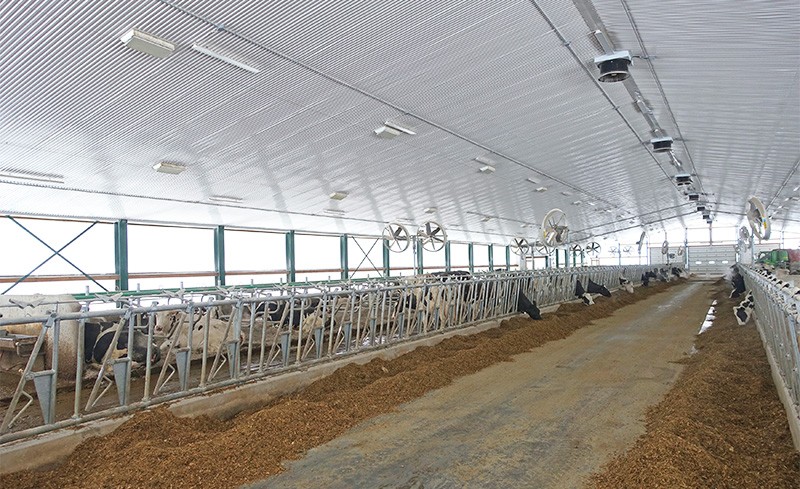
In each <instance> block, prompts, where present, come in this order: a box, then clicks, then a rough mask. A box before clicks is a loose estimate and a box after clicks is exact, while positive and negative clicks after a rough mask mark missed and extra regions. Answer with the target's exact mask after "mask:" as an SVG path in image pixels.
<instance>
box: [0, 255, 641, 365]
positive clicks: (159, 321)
mask: <svg viewBox="0 0 800 489" xmlns="http://www.w3.org/2000/svg"><path fill="white" fill-rule="evenodd" d="M648 273H649V272H648ZM473 279H474V277H473V276H472V275H470V274H469V273H468V272H464V271H456V272H437V273H432V274H428V275H424V276H415V277H410V278H407V279H404V281H403V284H402V285H405V287H398V288H392V289H391V290H387V291H384V292H382V293H373V292H370V293H361V292H359V291H353V292H352V293H339V294H331V296H329V297H325V296H323V297H319V296H316V297H306V298H297V299H293V300H291V299H281V300H273V299H270V298H269V297H264V298H263V299H264V300H263V301H257V302H245V303H242V304H241V307H238V308H237V307H235V306H232V305H226V306H214V307H208V308H201V307H197V308H193V309H192V310H191V312H190V311H188V310H186V309H183V310H171V311H159V312H144V313H139V314H132V315H130V316H125V317H123V318H119V317H100V318H89V319H87V320H86V321H85V326H84V333H83V346H84V348H83V351H84V354H83V358H82V359H81V360H82V362H83V365H82V366H79V365H77V359H76V357H77V351H76V345H77V343H78V341H79V337H80V335H79V334H78V322H77V321H66V320H65V321H62V324H61V327H60V339H59V368H58V371H59V373H60V376H62V377H64V378H74V375H75V372H76V371H77V370H78V369H79V368H80V369H81V370H83V371H84V372H87V376H89V375H94V372H95V371H96V370H92V369H91V368H87V367H89V366H92V365H95V366H99V365H106V366H107V365H109V362H113V361H114V360H115V359H118V358H125V357H127V358H129V359H130V360H131V361H132V366H133V367H134V368H136V367H138V366H142V365H145V364H146V363H148V360H149V364H150V365H151V366H156V365H157V364H159V362H162V365H163V364H165V363H169V362H174V361H175V358H176V357H175V352H176V351H178V350H186V349H188V350H189V352H190V353H191V357H192V358H193V359H197V358H199V357H202V356H214V355H217V356H218V355H219V354H220V352H223V353H224V352H225V351H226V346H227V345H229V344H236V345H237V346H238V347H239V348H240V349H239V350H238V351H250V352H253V351H254V350H260V356H261V357H262V358H263V357H266V358H267V362H269V361H271V360H275V359H277V360H276V361H280V354H282V355H284V358H285V357H286V355H288V351H285V350H287V349H291V350H292V353H296V354H297V355H301V353H300V350H301V349H302V355H306V354H308V353H309V351H311V350H312V349H313V347H314V346H316V347H317V348H320V344H321V343H325V344H326V345H329V349H328V350H327V352H328V353H329V354H330V353H332V352H335V351H337V347H339V349H340V350H341V348H345V347H344V346H342V345H343V344H344V343H346V342H347V341H350V342H362V343H363V342H364V341H376V339H375V338H376V337H383V338H387V337H397V336H403V335H404V334H405V335H408V334H409V333H410V332H412V331H413V332H415V333H426V332H430V331H433V330H436V329H442V328H443V327H445V326H447V325H456V324H462V323H465V322H471V321H473V320H477V319H480V318H482V317H492V314H486V311H487V310H490V309H492V308H496V310H497V311H501V310H502V311H503V313H505V312H507V311H510V310H513V311H516V312H518V313H522V314H527V315H528V316H529V317H530V318H531V319H535V320H538V319H541V317H542V316H541V311H540V309H539V307H538V305H537V303H536V300H535V299H534V298H533V297H529V296H528V295H526V290H530V289H529V288H526V287H523V286H522V285H521V282H515V281H514V280H509V281H506V282H504V281H484V282H482V281H479V280H473ZM396 285H400V284H396ZM619 285H620V287H622V288H625V289H627V290H628V292H631V293H632V292H633V284H632V283H631V282H630V281H629V280H627V279H625V278H624V277H622V276H620V279H619ZM645 285H646V284H645ZM592 294H600V295H603V296H606V297H608V296H610V295H611V292H610V291H609V290H608V288H607V287H606V286H605V285H602V284H598V283H595V282H594V281H592V280H588V282H587V283H586V288H585V289H584V286H583V284H582V283H581V281H580V280H576V283H575V296H576V297H577V298H578V299H580V300H582V301H583V302H584V303H586V304H587V305H590V304H593V303H594V301H593V298H592ZM42 297H44V296H38V297H32V296H30V297H19V296H17V297H3V296H0V315H2V316H0V318H5V319H11V318H20V317H31V316H42V315H46V314H49V313H50V312H51V311H55V312H59V313H64V312H78V311H79V310H80V307H81V305H80V304H79V303H77V302H76V301H74V299H72V298H71V296H47V297H44V298H45V300H44V301H42ZM37 301H38V303H37ZM0 329H5V330H7V331H8V332H9V333H14V334H25V335H32V336H36V335H38V334H39V331H41V329H42V325H41V324H33V323H26V324H19V325H13V326H12V325H9V326H3V327H0ZM345 329H347V330H348V331H345ZM46 333H47V335H46V337H45V345H44V347H43V351H44V354H45V365H46V366H47V367H48V368H49V365H47V364H48V362H49V361H50V358H48V357H50V356H51V355H52V348H51V346H52V345H48V344H47V342H48V341H52V332H51V331H49V330H48V331H46ZM266 352H268V353H266ZM279 352H280V353H279ZM0 355H2V353H0ZM298 358H299V357H298ZM23 366H24V364H21V363H19V362H18V363H17V364H16V365H14V368H11V369H10V370H15V371H20V370H21V368H22V367H23ZM2 367H6V369H8V366H7V365H5V366H0V368H2Z"/></svg>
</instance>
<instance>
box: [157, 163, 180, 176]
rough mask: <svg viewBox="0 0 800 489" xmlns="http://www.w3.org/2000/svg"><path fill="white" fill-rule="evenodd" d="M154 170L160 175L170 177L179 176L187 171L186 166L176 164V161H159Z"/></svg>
mask: <svg viewBox="0 0 800 489" xmlns="http://www.w3.org/2000/svg"><path fill="white" fill-rule="evenodd" d="M153 170H155V171H157V172H159V173H169V174H170V175H177V174H179V173H183V172H184V171H186V165H182V164H181V163H175V162H174V161H159V162H158V163H156V164H155V165H153Z"/></svg>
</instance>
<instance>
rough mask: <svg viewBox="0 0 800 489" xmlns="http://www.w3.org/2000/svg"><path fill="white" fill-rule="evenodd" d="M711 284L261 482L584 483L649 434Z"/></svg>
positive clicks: (668, 295) (583, 333) (447, 390)
mask: <svg viewBox="0 0 800 489" xmlns="http://www.w3.org/2000/svg"><path fill="white" fill-rule="evenodd" d="M710 295H711V288H710V286H709V285H706V284H704V283H702V282H690V283H688V284H687V285H685V286H680V287H673V288H671V289H669V290H667V291H665V292H663V293H661V294H656V295H654V296H651V297H649V298H647V299H645V300H642V301H639V302H637V303H635V304H631V305H628V306H625V307H622V308H620V309H619V310H617V311H616V312H615V313H614V314H613V315H612V316H610V317H607V318H604V319H600V320H597V321H595V323H594V325H592V326H591V327H588V328H582V329H580V330H578V331H576V332H574V333H573V334H572V335H571V336H569V337H567V338H566V339H563V340H559V341H554V342H550V343H547V344H545V345H543V346H541V347H539V348H536V349H534V350H533V351H531V352H528V353H523V354H520V355H517V356H515V357H514V360H513V361H512V362H502V363H499V364H495V365H493V366H491V367H488V368H486V369H484V370H481V371H480V372H477V373H475V374H472V375H468V376H465V377H462V378H460V379H457V380H456V381H455V382H454V383H453V384H451V385H449V386H446V387H444V388H442V389H438V390H435V391H432V392H429V393H428V394H426V395H425V396H423V397H422V398H420V399H417V400H416V401H413V402H409V403H407V404H404V405H402V406H400V408H399V409H398V410H397V411H396V412H394V413H391V414H387V415H382V416H379V417H377V418H373V419H371V420H368V421H366V422H363V423H361V424H359V425H358V426H357V427H355V428H354V429H352V430H350V431H348V432H347V433H346V434H345V435H343V436H340V437H339V438H336V439H334V440H333V441H331V442H329V443H326V444H324V445H322V446H320V447H318V448H315V449H312V450H311V451H310V452H308V454H307V455H306V457H305V458H303V459H301V460H297V461H294V462H289V463H288V464H287V468H288V470H286V471H285V472H283V473H281V474H278V475H276V476H274V477H271V478H268V479H265V480H264V481H261V482H258V483H255V484H252V485H251V486H249V487H252V488H266V487H297V488H300V487H309V488H310V487H328V488H353V487H370V488H379V487H380V488H408V489H411V488H418V489H421V488H425V489H433V488H450V487H474V488H484V487H543V488H544V487H547V488H575V487H580V486H581V485H582V483H583V482H584V481H585V480H586V479H587V477H588V475H589V474H590V473H591V472H593V471H596V470H597V469H598V468H599V467H600V466H601V465H602V464H603V463H604V462H606V461H607V460H609V459H610V458H611V456H612V455H613V454H614V453H615V452H617V451H620V450H624V449H625V448H626V447H627V446H629V445H630V444H632V443H633V442H634V441H635V440H636V438H637V437H638V436H639V435H641V434H642V433H644V425H643V419H644V413H645V411H646V409H647V407H648V406H650V405H653V404H656V403H657V402H658V401H659V400H660V399H661V397H662V396H663V395H664V394H665V393H666V391H667V390H668V389H669V388H670V385H671V384H672V383H673V382H674V381H675V379H676V378H677V376H678V374H679V373H680V371H681V369H682V366H681V365H680V364H677V363H674V362H675V361H676V360H679V359H680V358H682V357H684V356H685V355H687V354H689V352H690V350H691V349H692V344H693V341H694V335H695V334H696V333H697V331H698V329H699V327H700V325H701V324H702V322H703V319H704V318H705V315H706V311H707V310H708V307H709V304H710V302H711V299H710Z"/></svg>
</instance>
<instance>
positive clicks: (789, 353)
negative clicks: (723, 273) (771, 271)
mask: <svg viewBox="0 0 800 489" xmlns="http://www.w3.org/2000/svg"><path fill="white" fill-rule="evenodd" d="M739 270H741V272H742V275H743V276H744V282H745V287H746V288H747V290H748V291H750V292H752V293H753V300H754V302H755V316H756V325H757V327H758V331H759V333H761V338H762V340H763V342H764V346H765V349H766V350H767V354H768V355H769V356H771V357H772V361H773V363H774V364H775V365H777V368H778V370H779V371H780V376H781V378H782V379H783V383H784V386H785V387H786V390H787V391H788V397H789V398H790V400H791V403H792V404H793V406H786V407H787V410H789V411H790V412H789V415H790V417H792V416H793V417H794V419H795V420H798V415H800V370H798V369H799V368H800V350H798V342H799V340H800V338H798V325H797V323H798V314H800V300H798V297H797V296H795V295H793V293H792V290H791V288H790V287H782V286H780V285H777V284H776V283H775V282H773V281H772V280H770V279H769V278H767V277H766V276H764V275H762V274H760V273H759V272H758V271H757V270H756V269H755V268H753V267H751V266H747V265H739ZM779 388H780V386H779ZM791 407H793V408H794V410H793V412H792V411H791V409H789V408H791ZM796 422H800V421H796Z"/></svg>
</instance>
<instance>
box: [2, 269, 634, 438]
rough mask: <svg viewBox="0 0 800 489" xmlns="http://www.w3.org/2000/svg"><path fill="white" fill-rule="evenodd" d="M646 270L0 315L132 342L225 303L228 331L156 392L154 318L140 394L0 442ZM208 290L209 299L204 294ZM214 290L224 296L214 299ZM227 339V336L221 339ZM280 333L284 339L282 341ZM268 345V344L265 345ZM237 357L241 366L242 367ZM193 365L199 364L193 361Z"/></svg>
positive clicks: (247, 294)
mask: <svg viewBox="0 0 800 489" xmlns="http://www.w3.org/2000/svg"><path fill="white" fill-rule="evenodd" d="M646 269H647V267H646V266H627V267H615V266H602V267H574V268H562V269H550V270H536V271H504V272H495V273H488V272H487V273H479V274H475V275H473V276H472V277H471V278H470V279H469V280H461V281H449V282H448V281H446V279H445V278H443V277H438V276H424V275H423V276H414V277H407V278H404V279H391V278H390V279H376V280H370V281H365V282H362V283H353V282H350V281H343V282H339V283H328V284H324V285H320V286H317V287H299V286H292V285H288V284H287V285H286V286H285V287H284V288H283V289H280V290H279V289H272V290H271V291H267V290H255V289H247V288H243V289H235V288H230V289H227V290H226V289H220V290H219V291H218V292H217V293H215V294H208V295H206V296H200V300H194V299H195V297H193V296H192V295H191V294H187V295H186V296H180V297H176V296H175V294H171V295H167V296H165V297H162V298H161V299H162V300H166V301H170V300H175V299H178V300H180V303H178V304H169V303H167V304H162V305H155V303H153V305H151V306H149V307H147V306H141V305H140V302H141V299H142V298H137V299H136V300H135V301H131V300H129V301H128V303H127V304H124V305H121V304H122V303H121V302H117V304H118V307H117V308H116V309H113V310H98V311H91V310H89V307H90V305H91V304H90V301H85V302H84V303H83V307H82V310H81V312H75V313H63V314H51V315H48V316H41V317H27V318H19V319H5V320H3V319H0V325H8V324H20V323H32V322H43V323H47V324H50V325H51V326H52V325H53V324H58V323H60V322H61V321H65V320H79V321H80V325H81V326H83V325H85V322H86V320H87V319H90V318H98V317H104V318H127V319H126V325H125V327H124V328H120V333H119V334H122V330H123V329H124V330H125V333H127V334H128V341H129V344H132V343H133V342H132V339H133V338H132V335H133V330H134V327H135V326H134V322H135V321H136V327H137V328H141V321H142V319H143V317H148V318H151V319H152V318H153V317H154V316H155V315H156V314H158V313H160V312H168V311H179V312H181V313H183V316H180V317H181V319H180V320H179V321H178V323H179V326H178V328H180V327H182V326H183V324H184V322H183V318H184V317H186V316H187V315H188V317H189V320H188V323H186V326H187V327H189V324H190V323H194V318H195V312H196V311H205V318H206V319H205V320H206V326H208V321H209V320H210V319H209V318H210V315H211V312H212V310H215V309H216V311H217V312H219V313H220V315H221V316H222V315H223V314H222V313H223V312H224V311H227V310H229V312H228V314H227V316H228V317H229V319H228V322H227V324H228V326H227V329H226V333H225V337H224V338H223V339H222V341H221V342H220V344H219V345H216V351H215V352H212V351H211V350H210V348H211V345H209V331H210V327H205V328H202V334H203V342H202V353H201V358H202V364H201V366H200V368H201V372H200V378H199V381H197V380H196V379H194V380H193V379H191V378H190V376H189V370H190V369H191V368H192V364H191V360H190V361H189V363H188V365H187V366H186V367H185V375H181V376H179V377H180V378H184V379H186V380H185V381H180V378H179V379H178V380H179V384H180V385H179V386H177V392H162V388H163V387H164V386H165V385H170V388H171V389H172V390H173V391H174V390H175V389H176V386H175V385H174V383H172V384H170V382H171V380H172V378H171V376H172V374H169V375H168V374H166V373H163V372H166V370H167V369H168V368H171V369H172V370H173V374H174V373H176V371H175V366H174V365H173V363H172V361H171V354H172V353H173V352H172V351H171V349H170V350H168V351H167V352H166V355H165V357H164V359H163V362H164V363H163V364H162V366H161V369H162V375H160V376H159V381H158V382H157V383H156V388H155V390H153V389H151V386H150V385H149V379H150V376H151V375H152V374H153V373H154V370H153V369H154V366H153V365H151V363H150V358H151V355H150V353H151V350H150V349H151V344H152V340H153V338H154V331H153V323H154V321H152V320H150V321H148V327H147V328H146V329H147V331H146V334H147V338H148V354H147V361H146V363H145V375H144V379H145V391H144V394H143V396H142V398H141V400H131V399H129V398H128V397H130V396H129V395H127V394H126V396H123V400H122V401H121V405H120V406H118V407H106V408H105V409H103V410H101V411H99V412H94V411H92V409H93V407H92V406H89V405H88V404H87V406H86V407H85V408H83V409H81V406H80V405H79V404H78V403H76V404H75V408H74V413H73V416H72V418H70V419H68V420H57V419H54V418H51V421H52V422H51V423H49V424H42V425H40V426H37V427H35V428H29V429H25V430H20V431H11V428H12V426H9V425H8V423H4V425H3V427H2V433H0V443H4V442H7V441H11V440H13V439H19V438H22V437H25V436H30V435H33V434H38V433H42V432H45V431H49V430H51V429H56V428H60V427H65V426H70V425H74V424H78V423H81V422H83V421H86V420H89V419H97V418H98V417H101V416H102V415H107V416H111V415H114V414H119V413H121V412H127V411H130V410H134V409H138V408H141V407H144V406H149V405H152V404H154V403H157V402H163V401H167V400H172V399H176V398H178V397H184V396H188V395H192V394H195V393H200V392H207V391H208V390H210V389H214V388H218V387H226V386H229V385H234V384H238V383H242V382H245V381H250V380H252V379H256V378H261V377H265V376H268V375H273V374H275V373H277V372H283V371H286V370H287V369H290V368H294V367H296V368H302V367H304V366H305V365H307V364H310V363H313V362H318V361H326V360H331V359H333V358H339V357H340V356H341V355H345V354H348V355H349V354H354V353H357V352H360V351H365V350H369V349H373V348H378V347H381V346H383V345H386V344H389V343H397V342H401V341H407V340H410V339H417V338H421V337H424V336H427V335H430V334H435V333H437V332H441V331H443V330H449V329H455V328H462V327H465V326H468V325H471V324H474V323H476V322H480V321H486V320H493V319H501V318H504V317H508V316H510V315H513V314H517V311H516V297H517V294H518V293H519V292H520V291H521V292H523V293H524V294H525V295H527V296H528V297H529V298H531V299H534V300H536V302H537V304H539V305H540V306H541V307H544V306H548V305H552V304H555V303H559V302H564V301H569V300H573V299H574V286H575V280H578V279H580V280H582V281H584V283H585V282H586V281H588V280H589V279H591V280H593V281H595V282H598V283H601V284H604V285H606V286H609V288H611V289H614V288H617V287H616V285H617V284H618V277H619V276H624V277H625V278H628V279H629V280H632V281H634V280H637V279H638V277H639V276H640V275H641V273H642V272H643V271H644V270H646ZM311 288H316V289H317V290H318V292H309V289H311ZM271 292H279V294H278V295H274V296H273V295H270V293H271ZM205 297H215V298H214V299H213V300H204V299H205ZM219 297H224V298H223V299H218V298H219ZM411 297H415V298H416V299H417V303H418V304H424V306H419V307H417V308H411V307H410V303H409V301H408V299H409V298H411ZM423 297H426V298H427V301H423V300H422V298H423ZM316 300H319V305H318V306H316V308H315V309H314V312H313V313H311V314H309V315H306V316H303V315H301V316H300V319H299V324H297V325H296V326H295V325H294V324H293V321H292V320H290V319H291V318H292V316H293V312H294V311H295V309H296V308H297V307H299V308H300V309H301V310H302V309H303V308H304V306H305V305H308V304H312V303H314V302H315V301H316ZM281 303H282V304H284V314H283V317H282V318H280V319H279V320H277V321H271V322H268V321H266V320H265V319H264V318H263V317H262V319H261V320H260V327H261V339H260V341H258V342H257V341H254V339H253V338H254V333H255V331H256V329H257V328H255V327H254V325H255V321H256V319H257V314H256V313H255V311H256V308H257V306H258V305H259V304H264V307H265V309H269V308H270V305H278V304H281ZM287 311H288V317H287ZM245 312H248V315H247V317H248V324H249V328H248V331H247V333H248V339H247V343H246V344H245V343H244V342H243V341H242V340H241V335H242V333H243V325H244V323H245V319H244V317H245V314H244V313H245ZM313 314H317V316H316V318H312V315H313ZM317 319H320V321H319V322H318V323H317V322H315V321H316V320H317ZM270 328H271V329H272V331H273V333H274V336H273V339H272V340H271V344H269V345H268V344H267V343H269V342H268V341H267V340H266V332H267V330H268V329H270ZM192 330H193V328H191V327H189V329H188V331H187V345H190V350H189V355H190V359H191V354H192V350H191V345H192V336H191V335H192ZM43 331H44V329H43ZM228 333H230V336H228ZM228 337H230V338H231V339H230V340H228ZM282 339H283V340H282ZM286 339H288V341H287V340H286ZM281 341H284V343H283V344H281ZM229 346H230V348H229ZM268 346H269V351H268V352H267V347H268ZM42 347H43V345H42V342H38V343H37V346H36V347H35V351H34V352H32V354H31V358H35V357H36V355H37V354H38V353H39V352H40V351H41V348H42ZM49 347H50V348H53V350H54V351H53V353H54V356H57V354H58V349H59V345H58V344H57V343H56V344H55V345H49ZM227 348H229V349H227ZM242 348H247V355H246V360H244V359H243V358H242ZM255 348H258V351H257V355H253V352H254V351H255ZM212 353H214V355H213V357H214V363H213V364H212V366H211V368H209V367H208V365H207V363H206V359H207V358H211V357H212ZM312 353H313V354H312ZM77 355H78V359H77V360H78V362H77V364H78V368H77V371H76V372H75V379H76V389H80V387H81V379H82V377H83V370H84V365H83V363H84V362H83V351H81V350H80V349H79V351H78V353H77ZM106 357H108V355H106ZM255 357H257V359H256V358H255ZM195 360H196V359H195ZM242 360H244V363H245V365H239V362H240V361H242ZM225 363H227V364H228V365H230V370H229V375H228V378H224V376H222V378H217V374H219V372H220V371H221V370H220V368H221V367H222V366H223V365H224V364H225ZM108 364H110V363H109V359H108V358H106V359H105V360H104V362H103V365H101V366H100V371H99V373H98V378H97V379H96V381H95V386H94V387H95V388H94V389H93V390H94V391H96V392H97V394H96V395H93V396H92V401H96V400H99V399H100V398H101V397H102V396H103V394H104V393H105V392H107V391H108V390H109V389H110V387H112V386H113V383H114V382H113V381H110V380H109V381H107V383H106V384H105V386H103V384H104V382H106V381H105V380H104V379H103V378H104V377H105V375H104V374H103V372H104V370H105V368H106V366H107V365H108ZM168 365H170V367H168ZM55 368H57V365H56V367H55ZM195 368H197V367H196V366H195ZM31 373H34V372H33V362H28V365H27V366H26V369H25V371H24V372H23V377H22V378H23V379H24V378H26V376H28V375H29V374H31ZM131 376H132V370H131V369H128V370H127V372H126V373H125V374H124V378H122V379H117V384H118V386H130V383H131ZM26 384H27V381H25V382H22V381H21V382H20V384H19V386H18V388H17V390H16V392H15V394H14V397H13V400H12V403H11V404H10V405H9V408H8V409H7V412H6V418H7V419H12V418H13V417H14V416H17V415H18V414H19V413H14V411H15V409H16V405H17V402H18V401H19V399H20V398H21V396H22V395H23V392H24V391H25V389H24V388H25V386H26ZM101 388H102V389H103V391H102V393H100V389H101ZM125 392H126V393H127V392H130V389H129V388H125ZM26 394H27V393H26ZM56 395H58V394H57V393H56V391H55V389H53V394H52V396H53V399H51V403H50V405H51V406H53V405H55V399H54V397H55V396H56ZM60 395H62V396H63V395H67V396H69V395H73V396H74V391H70V392H66V393H64V392H62V393H60ZM28 405H30V403H29V404H28ZM26 407H27V405H26V406H25V407H23V410H24V409H25V408H26ZM20 412H21V411H20Z"/></svg>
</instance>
